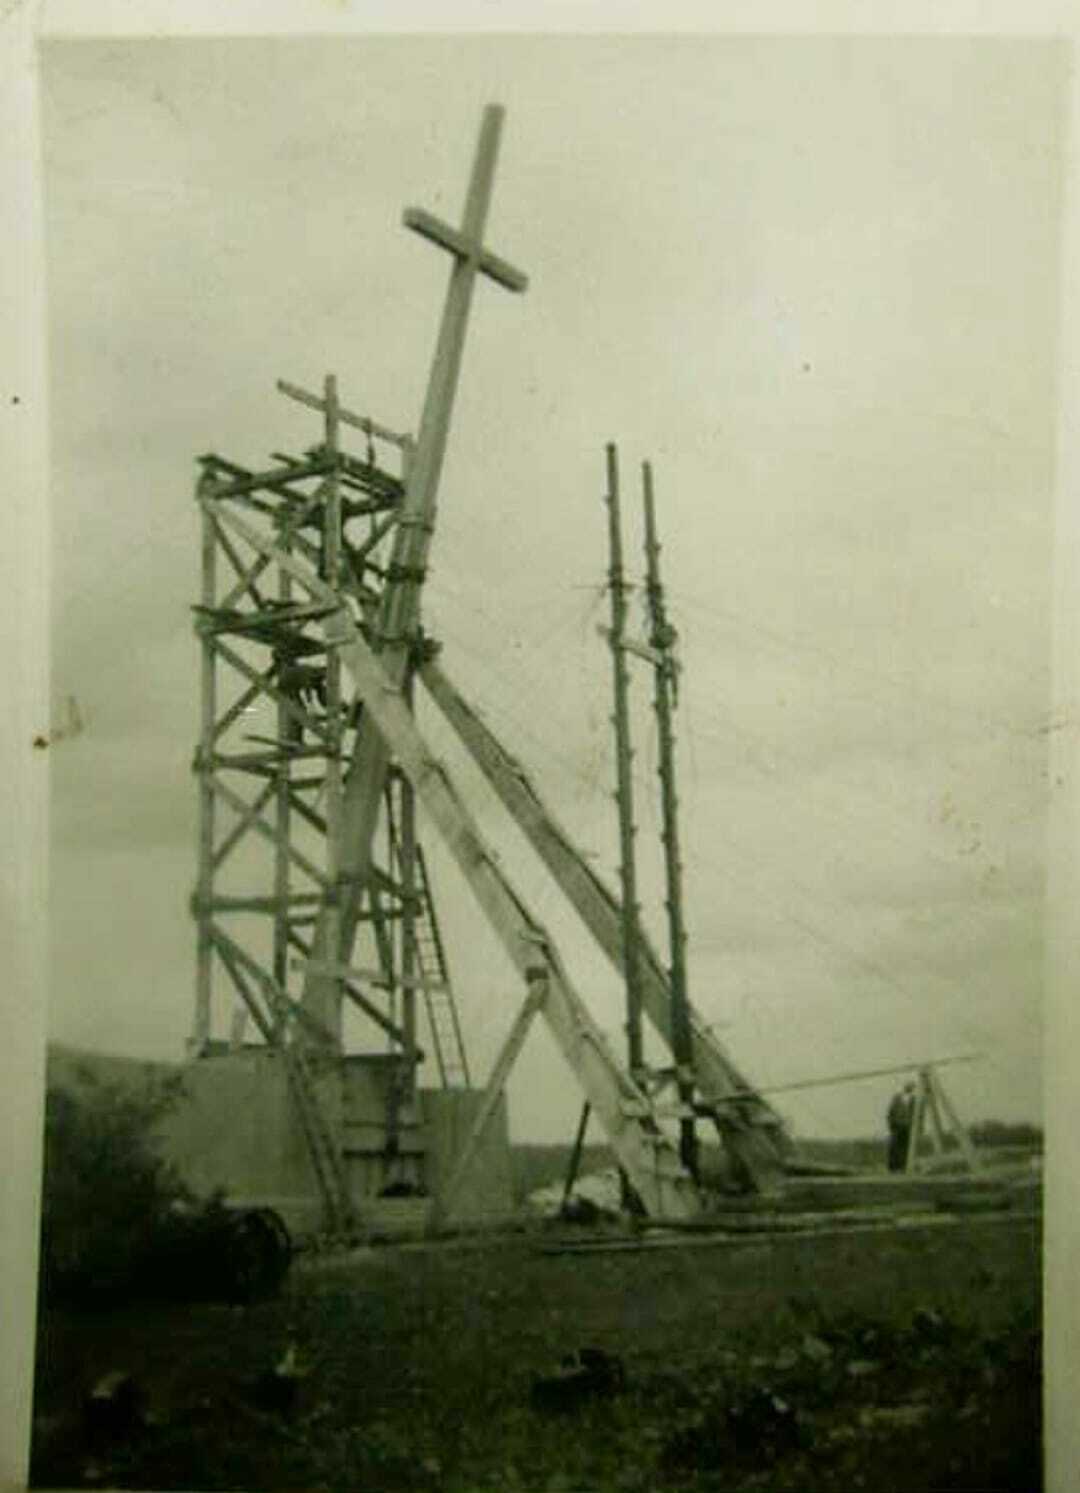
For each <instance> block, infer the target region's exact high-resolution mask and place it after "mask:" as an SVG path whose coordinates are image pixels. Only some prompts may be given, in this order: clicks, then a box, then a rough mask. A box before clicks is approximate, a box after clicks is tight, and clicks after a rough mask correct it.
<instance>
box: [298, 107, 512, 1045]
mask: <svg viewBox="0 0 1080 1493" xmlns="http://www.w3.org/2000/svg"><path fill="white" fill-rule="evenodd" d="M502 122H503V109H502V108H501V107H500V106H499V105H496V104H491V105H489V106H488V107H487V108H486V109H485V110H484V117H483V120H482V123H481V126H480V138H479V141H478V143H477V147H476V156H475V158H474V161H473V168H472V175H471V177H470V180H469V189H468V195H467V197H466V200H465V211H464V215H463V218H462V223H461V227H460V228H453V227H451V226H450V225H448V224H446V223H444V222H442V221H441V220H440V219H439V218H436V217H434V216H433V215H432V214H431V213H428V212H426V211H425V210H424V209H423V208H415V207H413V208H407V209H406V211H405V215H404V222H405V225H406V226H407V227H409V228H412V229H414V230H415V231H416V232H417V233H419V234H422V235H423V237H425V238H427V239H429V240H430V241H431V242H432V243H435V244H437V245H438V246H439V247H440V248H442V249H446V250H448V251H449V252H450V253H451V254H452V255H453V260H454V262H453V266H452V268H451V271H450V283H449V285H448V286H447V291H446V302H445V306H444V308H443V316H442V323H441V326H440V328H439V339H438V342H437V343H436V346H435V356H434V358H433V360H432V365H431V374H430V376H429V378H428V386H427V393H426V395H425V397H424V408H423V413H422V415H421V419H420V428H419V432H418V435H417V440H416V447H415V450H414V451H413V452H412V453H410V456H409V460H408V465H407V470H406V472H405V495H404V498H403V501H402V505H401V510H400V513H399V517H398V523H397V528H396V532H395V537H394V544H393V549H392V554H391V559H390V564H389V567H388V572H387V581H386V585H385V589H384V591H383V596H382V603H381V606H380V609H379V617H378V623H377V631H378V637H377V639H376V640H375V642H376V647H377V649H378V651H379V652H380V654H381V658H382V664H383V668H384V670H385V672H386V674H387V677H388V681H389V682H390V683H392V684H401V683H402V681H403V680H404V677H405V674H406V671H407V668H408V664H409V650H410V646H411V642H412V638H413V635H414V633H415V629H416V622H417V616H418V611H419V599H420V586H421V583H422V581H423V576H424V569H425V565H426V563H427V555H428V549H429V547H430V544H431V536H432V532H433V530H434V525H435V509H436V498H437V495H438V487H439V477H440V475H441V473H442V464H443V457H444V455H445V453H446V439H447V434H448V432H449V429H450V417H451V414H452V412H453V407H454V396H455V394H456V392H457V383H458V375H459V372H460V369H461V357H462V352H463V350H464V346H465V331H466V327H467V325H468V320H469V309H470V306H471V304H472V295H473V287H474V286H475V283H476V277H477V275H478V274H482V275H486V276H487V277H488V278H489V279H492V280H494V281H495V282H496V283H497V284H499V285H502V286H503V287H505V288H506V289H507V290H513V291H522V290H524V289H525V287H526V285H527V284H528V281H527V279H526V277H525V276H524V275H523V274H522V273H521V272H520V270H517V269H515V268H514V267H513V265H510V264H508V263H507V262H506V261H505V260H503V259H500V258H499V257H498V256H497V255H495V254H492V253H491V252H490V250H488V249H487V248H485V246H484V242H483V239H484V228H485V225H486V223H487V215H488V207H489V205H490V202H491V188H492V182H493V180H494V176H495V161H496V157H497V155H498V149H499V135H500V132H501V130H502ZM388 765H389V753H388V751H387V749H386V746H385V744H384V743H383V741H382V739H381V738H380V737H379V736H378V734H377V733H376V732H375V731H374V730H373V729H372V728H371V726H370V724H367V725H365V726H364V727H363V728H362V729H361V730H360V731H359V732H358V733H357V739H356V746H355V750H354V753H353V760H352V764H351V767H350V770H349V775H348V779H347V782H346V785H345V793H344V802H343V806H342V820H341V842H340V847H339V860H338V865H339V875H338V880H339V885H338V888H337V889H336V891H337V895H336V898H334V899H332V900H331V902H330V903H329V904H328V905H327V906H326V907H325V908H324V909H323V912H322V914H321V916H320V918H319V922H318V925H317V927H316V930H315V939H314V944H313V949H312V956H313V960H312V963H313V965H314V966H317V965H318V964H319V963H320V962H321V963H322V964H323V965H325V964H326V963H327V962H328V961H329V962H335V961H337V962H342V963H346V964H347V963H348V962H349V955H350V952H351V949H352V944H353V939H354V937H355V933H356V925H357V919H358V915H359V906H360V895H361V891H362V889H363V886H364V884H365V882H366V880H367V878H368V875H369V874H370V867H371V845H372V838H373V835H374V831H375V825H376V821H377V819H378V815H379V807H380V803H381V799H382V794H383V789H384V786H385V782H386V771H387V767H388ZM340 989H341V987H340V982H339V981H338V980H336V979H334V978H333V977H332V976H331V975H328V974H326V973H323V972H320V971H319V970H318V968H317V967H309V969H308V972H307V975H306V977H305V981H304V993H303V1000H302V1004H303V1007H304V1009H305V1010H306V1011H307V1013H308V1014H309V1015H311V1016H313V1017H314V1018H315V1019H316V1020H317V1021H318V1022H319V1023H320V1024H321V1025H322V1026H323V1027H324V1028H326V1029H327V1030H329V1031H330V1032H332V1033H334V1035H335V1037H336V1039H337V1041H338V1042H339V1043H340V1039H341V994H340Z"/></svg>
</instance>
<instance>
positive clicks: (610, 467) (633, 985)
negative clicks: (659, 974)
mask: <svg viewBox="0 0 1080 1493" xmlns="http://www.w3.org/2000/svg"><path fill="white" fill-rule="evenodd" d="M605 501H606V503H607V507H608V545H609V555H610V561H609V570H608V589H609V591H610V592H611V630H610V632H609V634H608V638H609V641H610V643H611V663H612V669H613V672H614V682H615V713H614V715H613V717H612V721H613V723H614V726H615V801H616V804H617V806H618V811H619V855H620V864H619V877H620V880H621V883H622V943H623V974H624V976H625V979H626V1040H627V1050H628V1053H629V1061H630V1072H631V1074H632V1075H633V1076H634V1077H635V1078H636V1077H637V1076H638V1075H639V1074H640V1073H641V1071H642V1069H643V1067H644V1056H643V1051H642V1041H641V961H640V953H639V946H640V933H639V923H640V916H641V914H640V909H639V907H638V899H637V870H636V867H635V861H634V836H635V835H636V833H637V830H636V828H635V825H634V785H633V776H632V767H633V757H634V753H633V749H632V748H631V745H630V689H629V680H628V677H627V669H626V649H625V646H624V641H625V634H626V589H627V588H626V580H625V578H624V576H623V559H622V523H621V519H620V515H619V456H618V452H617V451H616V449H615V447H614V445H611V444H609V445H608V447H607V494H606V497H605Z"/></svg>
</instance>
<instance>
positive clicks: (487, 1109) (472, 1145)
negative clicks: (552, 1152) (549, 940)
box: [428, 973, 548, 1233]
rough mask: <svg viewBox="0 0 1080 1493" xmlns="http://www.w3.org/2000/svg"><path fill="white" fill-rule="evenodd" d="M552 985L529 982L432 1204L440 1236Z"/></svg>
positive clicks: (540, 979) (432, 1228)
mask: <svg viewBox="0 0 1080 1493" xmlns="http://www.w3.org/2000/svg"><path fill="white" fill-rule="evenodd" d="M547 993H548V983H547V976H546V975H545V974H543V973H541V974H538V975H536V976H534V977H533V978H532V979H531V980H530V982H529V993H528V995H527V996H526V997H525V1001H524V1004H523V1005H522V1007H521V1009H520V1010H519V1011H518V1014H517V1015H516V1016H515V1017H514V1023H513V1025H512V1026H511V1028H510V1030H509V1032H508V1033H507V1035H506V1040H505V1041H504V1042H503V1045H502V1047H501V1048H500V1050H499V1055H498V1057H497V1058H496V1059H495V1062H494V1065H493V1066H492V1069H491V1077H490V1078H489V1079H488V1081H487V1085H486V1087H485V1089H484V1097H483V1099H482V1100H481V1101H480V1108H479V1109H478V1110H477V1112H476V1116H475V1118H474V1119H473V1123H472V1125H471V1127H470V1129H469V1133H468V1135H467V1136H466V1138H465V1144H464V1145H463V1146H462V1148H461V1150H460V1152H459V1153H458V1156H457V1159H456V1160H455V1162H454V1168H453V1171H452V1172H451V1173H450V1177H449V1179H448V1181H447V1182H446V1184H445V1186H444V1187H442V1188H441V1189H440V1191H439V1195H438V1196H437V1197H436V1199H435V1200H434V1202H433V1203H432V1206H431V1210H430V1212H429V1214H428V1231H429V1232H430V1233H437V1232H438V1231H439V1229H440V1228H441V1227H443V1225H444V1224H445V1223H446V1222H447V1220H448V1219H449V1218H450V1217H451V1216H452V1214H453V1211H454V1206H455V1204H456V1203H457V1201H458V1198H459V1197H460V1194H461V1189H462V1187H463V1186H464V1184H465V1182H466V1181H467V1179H468V1175H469V1172H470V1170H471V1169H472V1165H473V1161H474V1159H475V1157H476V1154H477V1152H478V1151H479V1149H480V1143H481V1141H482V1140H483V1138H484V1136H485V1135H486V1133H487V1129H488V1126H489V1125H490V1124H491V1121H492V1119H493V1118H494V1115H495V1110H496V1108H497V1107H498V1103H499V1100H500V1098H501V1097H502V1093H503V1090H504V1089H505V1088H506V1080H507V1079H508V1078H509V1077H510V1072H511V1069H512V1068H513V1066H514V1064H515V1062H516V1061H517V1057H518V1054H519V1053H520V1051H521V1049H522V1047H523V1046H524V1044H525V1038H526V1037H527V1036H528V1034H529V1028H530V1027H531V1026H532V1021H533V1017H534V1016H535V1015H536V1014H537V1012H538V1011H540V1010H541V1009H542V1007H543V1005H544V1002H545V1000H546V999H547Z"/></svg>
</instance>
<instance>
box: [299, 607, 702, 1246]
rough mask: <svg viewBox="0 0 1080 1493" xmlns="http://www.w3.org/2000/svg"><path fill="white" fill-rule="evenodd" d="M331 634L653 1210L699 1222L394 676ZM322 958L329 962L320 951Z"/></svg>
mask: <svg viewBox="0 0 1080 1493" xmlns="http://www.w3.org/2000/svg"><path fill="white" fill-rule="evenodd" d="M324 627H325V629H326V635H327V643H328V646H339V647H340V648H341V654H342V658H343V660H344V662H345V664H346V665H347V667H348V668H349V670H350V672H351V673H352V676H353V679H354V681H355V684H356V689H357V693H358V694H359V695H360V698H361V699H362V700H363V703H364V708H365V714H366V716H367V717H368V719H369V720H370V722H371V725H372V726H373V727H374V729H375V730H376V731H377V732H378V734H379V736H380V737H381V738H382V741H383V743H384V749H385V750H386V751H387V755H388V756H389V755H390V754H391V753H392V755H393V756H394V757H395V759H396V760H397V762H398V763H399V765H400V767H401V769H402V771H403V772H405V773H406V774H407V775H408V777H409V779H410V781H411V782H412V784H413V787H414V788H415V790H416V793H417V796H418V798H419V800H420V801H421V802H422V803H423V805H424V807H425V809H426V811H427V814H428V816H429V818H430V820H431V822H432V823H433V824H434V826H435V828H436V829H437V830H438V832H439V833H440V834H441V835H442V837H443V839H444V841H445V843H446V845H447V847H448V849H449V850H450V852H451V854H452V855H453V857H454V859H455V860H456V861H457V864H458V866H459V868H460V870H461V872H462V874H463V876H464V878H465V880H466V882H467V884H468V885H469V887H470V888H471V890H472V892H473V894H474V896H475V897H476V898H477V900H478V902H479V903H480V906H481V908H482V909H483V911H484V913H485V914H486V916H487V918H488V921H489V922H490V924H491V926H492V928H493V930H494V932H495V933H496V934H497V936H498V937H499V939H500V941H501V943H502V945H503V947H504V949H505V950H506V952H507V954H508V955H509V957H510V959H511V960H512V962H513V963H514V965H515V966H516V968H517V969H518V970H519V972H520V973H521V975H522V976H523V977H524V978H525V979H526V980H528V981H531V980H533V979H535V978H537V977H539V976H543V977H544V978H545V979H546V981H547V986H548V993H547V997H546V999H545V1001H544V1005H543V1013H544V1018H545V1020H546V1021H547V1023H548V1025H549V1026H550V1028H551V1030H552V1033H553V1035H554V1036H555V1039H556V1041H557V1043H558V1045H559V1047H560V1048H561V1050H562V1052H563V1055H564V1057H565V1058H566V1060H567V1062H568V1063H569V1064H570V1066H571V1068H572V1069H573V1071H574V1072H575V1074H576V1075H577V1078H578V1081H579V1082H580V1083H581V1085H582V1087H583V1089H584V1091H585V1095H586V1097H587V1098H588V1099H589V1100H590V1102H591V1104H592V1107H593V1110H594V1111H595V1113H596V1116H597V1119H598V1121H599V1122H600V1124H601V1125H602V1127H603V1129H604V1131H605V1133H606V1135H607V1137H608V1140H609V1142H610V1143H611V1145H612V1148H613V1150H614V1151H615V1153H616V1155H617V1157H618V1159H619V1161H620V1163H621V1164H622V1165H623V1166H624V1167H625V1169H626V1171H627V1173H628V1174H629V1176H630V1178H631V1181H632V1183H633V1185H634V1189H635V1191H637V1192H638V1194H639V1195H640V1197H641V1200H642V1203H643V1205H644V1207H645V1208H646V1210H647V1212H649V1213H650V1214H651V1215H653V1216H655V1217H661V1218H662V1217H672V1218H688V1217H693V1216H696V1215H697V1213H698V1211H699V1209H700V1206H701V1203H700V1198H699V1194H698V1191H697V1188H696V1186H695V1184H694V1182H693V1179H692V1178H691V1177H690V1175H689V1173H688V1172H687V1171H686V1170H685V1168H684V1167H683V1166H682V1165H681V1164H680V1162H679V1160H678V1157H677V1156H676V1155H675V1152H674V1149H673V1147H672V1144H671V1142H670V1140H669V1139H668V1137H667V1136H666V1135H665V1134H664V1133H663V1131H662V1130H661V1129H660V1127H659V1125H658V1124H655V1123H653V1122H650V1121H648V1120H646V1121H642V1120H639V1119H630V1118H628V1117H627V1116H625V1115H624V1114H623V1113H622V1104H623V1103H624V1102H625V1101H627V1100H630V1101H633V1100H635V1099H637V1100H640V1101H642V1102H643V1103H645V1104H646V1105H647V1104H648V1097H647V1095H646V1094H645V1093H644V1091H643V1090H642V1089H641V1088H640V1087H639V1086H638V1085H637V1084H636V1083H635V1082H634V1081H633V1079H632V1078H631V1077H630V1076H629V1075H628V1074H627V1073H626V1071H625V1070H624V1068H623V1067H622V1065H621V1064H620V1063H619V1062H618V1060H617V1059H616V1057H615V1056H614V1054H613V1053H612V1052H611V1050H610V1047H609V1046H608V1043H607V1041H606V1039H605V1037H604V1035H603V1033H602V1032H601V1031H600V1029H599V1027H598V1026H597V1025H596V1023H595V1021H594V1020H593V1018H592V1016H591V1014H590V1012H589V1010H588V1007H587V1006H586V1005H585V1003H584V1002H583V1001H582V999H581V997H580V995H579V994H578V993H577V991H576V990H575V989H574V988H573V986H572V985H571V983H570V981H569V979H568V978H567V976H566V973H565V971H564V970H563V968H562V964H561V961H560V960H559V957H558V954H557V952H556V950H555V946H554V943H553V941H552V939H551V937H550V935H549V933H548V932H547V930H546V929H545V928H543V926H542V925H541V924H540V923H539V922H537V921H536V920H535V918H534V917H533V916H532V914H531V913H530V912H529V910H528V908H527V906H526V904H525V902H524V901H523V899H522V898H521V896H520V894H519V893H518V892H517V891H516V890H515V889H514V888H513V887H512V886H511V884H510V882H509V880H508V879H507V877H506V876H505V874H504V873H503V871H502V869H501V867H500V865H499V863H498V859H497V857H496V856H495V855H494V854H493V853H492V851H491V850H490V849H489V847H488V845H487V844H486V842H485V841H484V839H483V838H482V836H481V834H480V832H479V829H478V827H477V826H476V824H475V822H474V820H473V818H472V816H471V815H470V813H469V811H468V809H467V808H466V807H465V805H464V803H463V801H462V800H461V798H460V796H459V794H458V792H457V789H456V788H455V787H454V784H453V782H452V780H451V778H450V776H449V773H448V772H447V770H446V768H445V767H444V765H443V764H442V763H440V762H439V761H438V760H437V759H436V758H434V757H433V756H432V754H431V752H430V749H429V748H428V746H427V743H426V742H425V741H424V738H423V737H422V735H421V734H420V732H419V731H418V729H417V726H416V722H415V720H414V719H413V716H412V714H411V712H410V711H409V709H408V706H407V705H406V703H405V700H404V698H403V696H402V692H401V690H400V688H398V687H397V685H396V684H395V683H394V682H393V680H392V679H391V678H389V677H388V675H387V673H386V672H385V670H384V669H383V667H382V664H381V662H380V660H379V659H378V658H377V657H376V656H375V655H374V654H373V653H372V651H371V650H370V648H369V647H368V646H367V644H366V643H365V642H364V641H363V639H362V638H361V637H360V635H359V633H358V632H357V630H356V628H355V625H354V624H353V622H352V620H351V618H350V617H349V616H348V614H347V613H345V612H344V611H343V612H341V613H339V614H338V616H337V617H336V618H332V619H329V618H328V619H327V621H326V622H325V623H324ZM315 956H316V957H317V958H319V957H322V953H321V951H320V950H319V949H318V947H317V946H316V949H315Z"/></svg>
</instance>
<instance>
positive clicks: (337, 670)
mask: <svg viewBox="0 0 1080 1493" xmlns="http://www.w3.org/2000/svg"><path fill="white" fill-rule="evenodd" d="M323 400H324V404H325V410H326V427H325V431H326V433H325V438H324V439H325V445H326V452H327V455H328V456H329V457H330V459H331V461H332V462H333V463H334V464H333V466H332V467H331V469H330V471H329V472H328V474H327V477H326V484H325V487H324V499H323V546H322V549H323V566H324V571H325V573H324V575H323V579H324V580H325V581H326V583H327V585H328V586H331V587H333V589H334V590H335V591H336V590H338V588H339V585H340V575H339V572H340V569H341V527H342V524H341V483H340V481H339V479H338V469H337V461H338V456H339V446H340V424H339V420H338V391H337V379H336V378H335V377H334V375H333V374H332V373H328V374H327V375H326V381H325V384H324V387H323ZM343 737H344V719H343V716H342V701H341V658H340V655H339V654H338V652H337V650H336V649H335V648H328V649H327V650H326V874H327V876H328V877H329V880H330V886H331V893H330V896H329V898H328V900H327V904H326V909H325V914H324V915H325V919H326V933H325V937H326V942H327V946H328V947H329V948H331V949H336V948H337V947H338V946H339V945H340V941H341V921H342V910H343V909H342V902H343V900H344V893H345V887H344V884H343V880H342V866H343V833H344V826H343V823H342V820H343V794H342V771H341V751H342V740H343ZM322 978H323V979H324V980H325V981H326V982H327V989H328V992H329V993H330V994H331V996H332V998H331V999H330V1000H328V1001H327V1002H326V1003H325V1005H324V1007H323V1011H322V1013H321V1019H322V1022H323V1025H324V1026H325V1028H326V1029H327V1030H328V1031H330V1032H331V1033H332V1034H333V1038H334V1042H335V1045H336V1046H338V1047H340V1046H341V1037H342V1016H343V1010H342V1006H343V1002H342V998H341V980H340V977H338V976H335V975H324V976H323V977H322Z"/></svg>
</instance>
